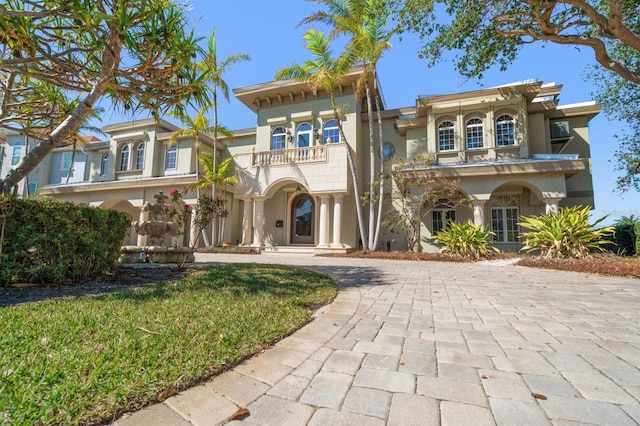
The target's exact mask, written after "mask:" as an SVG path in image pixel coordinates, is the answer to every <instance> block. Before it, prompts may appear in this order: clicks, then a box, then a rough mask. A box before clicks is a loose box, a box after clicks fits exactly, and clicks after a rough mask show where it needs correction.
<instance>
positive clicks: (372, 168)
mask: <svg viewBox="0 0 640 426" xmlns="http://www.w3.org/2000/svg"><path fill="white" fill-rule="evenodd" d="M365 84H366V86H365V93H366V96H367V119H368V121H369V247H368V249H369V250H373V251H375V249H376V246H375V244H374V240H375V228H376V214H375V213H376V204H375V189H376V188H375V182H376V149H375V140H374V134H373V101H372V100H371V89H370V88H369V79H367V81H366V82H365ZM381 161H382V159H381Z"/></svg>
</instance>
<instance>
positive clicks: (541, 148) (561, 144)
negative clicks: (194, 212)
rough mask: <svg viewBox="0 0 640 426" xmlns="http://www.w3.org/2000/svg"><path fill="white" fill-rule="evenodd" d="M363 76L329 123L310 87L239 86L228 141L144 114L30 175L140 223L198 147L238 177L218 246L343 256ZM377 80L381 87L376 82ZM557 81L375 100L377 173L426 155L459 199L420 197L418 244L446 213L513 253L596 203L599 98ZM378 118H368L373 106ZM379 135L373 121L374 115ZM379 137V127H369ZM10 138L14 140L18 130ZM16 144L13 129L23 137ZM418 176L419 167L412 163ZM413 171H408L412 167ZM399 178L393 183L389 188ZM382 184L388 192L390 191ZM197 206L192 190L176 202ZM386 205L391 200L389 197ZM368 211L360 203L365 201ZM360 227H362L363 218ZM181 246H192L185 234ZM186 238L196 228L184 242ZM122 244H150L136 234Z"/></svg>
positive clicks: (229, 192)
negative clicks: (575, 98)
mask: <svg viewBox="0 0 640 426" xmlns="http://www.w3.org/2000/svg"><path fill="white" fill-rule="evenodd" d="M360 73H361V70H359V69H354V70H352V71H351V72H350V73H348V74H347V75H346V76H345V78H344V79H343V81H342V84H341V85H339V86H338V87H337V88H336V90H335V93H334V96H335V98H336V102H337V104H340V105H343V106H345V110H346V111H347V112H346V113H345V114H344V115H343V116H342V117H340V120H341V125H342V128H343V130H344V136H345V138H346V141H345V140H343V138H342V137H341V134H340V132H339V129H338V122H337V121H336V120H335V119H334V114H333V111H332V109H331V102H330V99H329V96H328V94H327V93H324V92H322V91H320V92H314V91H312V90H311V89H310V87H309V86H308V84H306V83H303V82H298V81H293V80H286V81H274V82H269V83H264V84H258V85H253V86H248V87H242V88H238V89H235V90H234V94H235V96H236V98H237V99H239V100H240V101H241V102H242V103H243V104H244V105H246V107H247V108H249V109H251V110H252V111H253V112H254V113H255V114H256V121H257V124H256V126H255V127H253V128H251V129H244V130H236V131H234V132H233V135H234V137H233V141H227V140H225V139H221V140H219V142H218V146H217V147H216V146H214V142H213V139H212V138H211V137H209V136H207V135H201V136H200V138H199V142H197V143H196V141H195V140H194V138H193V137H185V138H181V139H180V140H179V141H178V143H177V144H173V145H170V144H168V140H169V138H170V136H171V135H172V134H173V133H174V132H175V131H177V130H179V129H178V128H177V127H176V126H174V125H172V124H171V123H168V122H166V121H164V120H159V121H155V120H152V119H147V120H141V121H133V122H127V123H121V124H114V125H109V126H106V127H104V132H105V133H106V134H108V135H109V136H110V138H109V140H106V141H103V142H95V143H90V144H88V145H87V146H85V147H82V148H79V149H78V150H76V153H75V155H74V156H73V164H71V155H70V153H71V152H72V148H71V147H61V148H57V149H56V150H54V152H53V153H52V155H51V158H50V159H49V160H48V162H47V164H44V163H43V164H42V165H41V166H40V167H42V168H43V171H41V172H40V175H39V179H40V181H39V183H38V182H37V180H34V181H33V182H32V180H30V182H29V183H28V184H27V186H29V185H31V184H32V183H34V182H35V183H36V188H31V189H33V191H30V192H31V193H33V192H35V190H36V189H37V192H38V194H42V195H48V196H52V197H55V198H58V199H63V200H68V201H72V202H76V203H86V204H89V205H93V206H104V207H110V208H114V209H117V210H120V211H122V212H124V213H125V214H127V215H128V216H129V217H130V218H131V219H132V220H137V219H144V212H143V211H142V210H141V207H142V206H143V205H144V203H145V202H147V201H150V200H152V199H153V196H154V195H155V194H157V193H158V192H160V191H162V192H164V193H165V194H167V193H168V192H169V191H170V190H172V189H182V188H184V187H185V186H186V185H189V184H192V183H194V182H195V181H196V180H197V176H198V165H197V164H198V162H197V158H196V157H197V155H196V152H213V150H214V149H217V150H218V154H219V156H220V158H224V157H228V156H233V158H234V161H235V168H236V175H237V176H238V179H239V181H240V182H239V184H237V185H235V186H234V187H227V188H224V189H222V191H220V192H221V193H222V197H223V198H224V199H226V200H227V201H226V205H227V210H228V212H229V216H228V218H227V220H226V221H225V229H224V237H223V240H224V241H226V242H229V243H231V244H240V245H246V246H253V247H256V248H259V249H263V250H274V251H286V250H287V249H289V248H291V247H306V248H308V249H312V250H314V251H315V252H332V251H338V252H340V251H348V250H353V249H357V248H358V247H359V244H360V240H359V232H358V225H357V220H356V204H355V199H354V191H353V182H352V179H351V171H350V169H349V165H348V161H347V160H348V159H347V149H348V150H350V151H351V153H352V155H353V158H354V159H355V168H356V172H357V176H358V183H359V186H360V188H363V187H365V186H366V187H368V180H367V176H369V131H368V125H369V123H368V118H367V117H368V115H367V111H366V102H363V101H361V100H356V98H355V97H354V88H355V83H356V80H357V79H358V77H359V76H360ZM377 87H380V86H379V85H377ZM561 89H562V86H561V85H557V84H555V83H551V84H543V83H542V82H536V81H524V82H519V83H513V84H508V85H505V86H500V87H494V88H487V89H482V90H476V91H471V92H466V93H456V94H448V95H438V96H420V97H418V98H417V99H416V100H415V104H414V105H412V106H408V107H402V108H391V109H388V108H386V107H384V106H383V107H382V108H381V115H382V121H383V122H382V128H383V143H384V155H383V158H379V157H376V158H375V161H376V163H377V166H376V170H377V169H378V167H379V166H380V162H383V163H384V168H385V170H388V171H391V170H392V169H393V168H394V167H395V170H396V172H397V173H403V169H402V168H401V167H400V168H398V167H399V166H398V165H399V163H400V161H401V159H411V158H414V157H416V156H419V155H421V156H426V157H428V158H429V159H430V160H431V162H430V164H429V165H427V166H425V167H424V170H422V172H423V173H425V174H426V173H434V172H435V173H437V174H438V176H440V177H441V178H443V179H451V180H453V181H455V182H456V183H457V185H458V188H459V197H460V198H461V199H464V200H465V201H466V202H465V203H457V202H454V200H449V199H441V200H438V202H437V203H435V204H434V205H430V206H419V205H417V204H416V205H415V206H414V208H415V210H416V211H415V215H417V217H420V219H421V221H420V230H419V232H420V240H419V241H420V248H421V250H424V251H434V250H438V247H437V246H436V245H435V244H434V243H433V241H432V235H433V234H434V233H435V232H437V231H439V230H441V229H443V228H444V227H446V223H447V221H450V220H455V221H465V220H468V219H469V220H472V221H473V222H474V223H476V224H478V225H482V226H484V227H485V228H487V229H489V230H492V231H493V232H494V233H495V236H494V243H495V245H496V246H498V247H499V248H501V249H506V250H517V249H518V248H519V247H520V241H519V234H520V230H519V227H518V221H519V219H518V218H519V216H521V215H533V214H539V213H542V212H545V211H557V209H558V208H559V207H563V206H573V205H591V206H592V205H593V200H594V198H593V186H592V177H591V169H590V148H589V143H590V142H589V133H588V123H589V120H591V119H592V118H593V117H594V116H595V115H596V114H598V112H599V111H600V106H599V105H597V104H595V103H594V102H585V103H580V104H572V105H564V106H561V105H559V99H558V97H559V94H560V91H561ZM374 117H375V114H374ZM376 129H377V123H376ZM376 133H377V132H376ZM14 139H15V138H14ZM17 139H19V137H18V138H17ZM15 150H16V141H14V140H13V139H11V137H10V136H7V137H6V142H5V144H4V158H3V160H2V161H3V164H2V167H3V169H4V167H5V164H4V163H5V162H13V161H14V156H19V154H18V153H16V151H15ZM417 172H420V171H419V170H418V171H417ZM412 173H416V170H412ZM388 185H389V186H391V185H393V183H392V182H390V183H389V184H388ZM387 192H388V191H387ZM184 200H185V201H186V202H187V203H194V202H195V201H196V194H195V193H188V194H186V195H185V196H184ZM384 207H385V208H386V209H390V208H394V207H393V204H392V203H390V202H386V203H385V204H384ZM363 210H364V211H365V215H366V212H367V211H368V208H365V209H363ZM365 222H368V220H367V218H366V217H365ZM185 234H187V236H184V237H183V238H184V240H183V241H180V244H184V243H186V242H187V241H186V239H187V237H188V232H186V233H185ZM193 237H194V236H193V235H191V238H193ZM381 241H382V244H381V247H380V248H382V249H392V250H404V249H406V243H405V242H404V241H405V239H404V237H403V236H401V235H395V234H392V233H390V232H389V231H386V230H384V229H383V230H382V236H381ZM125 243H126V244H131V245H136V244H137V245H144V244H145V243H146V241H145V237H140V236H137V235H135V233H134V232H133V231H132V232H131V233H130V235H129V236H128V237H127V241H125Z"/></svg>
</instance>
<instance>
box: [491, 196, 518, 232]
mask: <svg viewBox="0 0 640 426" xmlns="http://www.w3.org/2000/svg"><path fill="white" fill-rule="evenodd" d="M514 210H515V215H513V218H511V219H510V218H509V217H508V216H509V215H508V214H507V211H514ZM494 211H500V213H501V216H502V217H501V218H499V220H500V222H501V225H502V230H498V229H496V227H495V226H494V218H493V212H494ZM489 213H490V215H491V218H490V221H491V231H492V232H494V234H495V235H493V236H492V237H491V238H492V240H493V242H495V243H519V242H520V240H519V237H520V226H519V225H518V217H519V215H520V206H519V205H518V202H517V200H516V199H515V198H513V197H511V196H500V197H496V198H494V199H493V200H492V201H491V208H490V209H489ZM510 224H513V225H515V226H514V227H513V228H510V227H509V225H510ZM500 233H502V234H504V235H503V237H502V239H500V238H499V235H500ZM511 234H514V235H515V237H514V238H512V239H510V238H509V236H510V235H511Z"/></svg>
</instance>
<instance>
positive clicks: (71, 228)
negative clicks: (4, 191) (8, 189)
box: [0, 197, 130, 285]
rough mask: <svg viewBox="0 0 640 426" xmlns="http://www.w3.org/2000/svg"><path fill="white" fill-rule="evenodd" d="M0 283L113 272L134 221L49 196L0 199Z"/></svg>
mask: <svg viewBox="0 0 640 426" xmlns="http://www.w3.org/2000/svg"><path fill="white" fill-rule="evenodd" d="M3 224H4V238H3V240H2V243H1V244H2V246H0V247H2V252H1V253H0V285H7V284H10V283H11V282H12V281H16V280H17V281H22V282H31V283H48V284H60V283H64V282H69V281H81V280H89V279H95V278H97V277H99V276H100V275H101V274H103V273H104V272H106V271H108V270H109V269H111V268H113V267H114V266H115V264H116V262H117V260H118V256H119V254H120V246H121V245H122V240H123V238H124V236H125V234H126V232H127V229H129V226H130V221H129V219H128V218H127V217H126V216H125V215H124V214H123V213H120V212H118V211H115V210H110V209H102V208H95V207H87V206H77V205H74V204H72V203H68V202H62V201H56V200H53V199H50V198H35V199H33V198H32V199H18V198H15V197H0V230H1V229H2V227H3Z"/></svg>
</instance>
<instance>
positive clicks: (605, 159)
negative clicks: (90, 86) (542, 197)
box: [102, 0, 640, 223]
mask: <svg viewBox="0 0 640 426" xmlns="http://www.w3.org/2000/svg"><path fill="white" fill-rule="evenodd" d="M188 4H190V5H191V6H192V10H191V12H190V13H191V16H192V17H193V22H194V24H195V26H196V29H197V33H198V34H199V35H200V36H202V37H206V36H208V35H209V34H210V32H211V29H212V28H214V27H215V28H216V31H217V41H218V55H219V57H220V58H223V57H226V56H228V55H231V54H236V53H246V54H248V55H249V56H250V57H251V61H249V62H245V63H240V64H237V65H235V66H234V67H233V68H231V69H230V71H229V72H228V73H227V74H226V75H225V77H224V78H225V81H226V82H227V83H228V85H229V87H230V88H236V87H243V86H248V85H253V84H258V83H264V82H268V81H272V80H273V77H274V75H275V73H276V71H277V70H278V69H280V68H282V67H285V66H289V65H291V64H293V63H299V62H301V61H303V60H304V59H305V58H307V57H308V54H307V51H306V50H305V48H304V43H303V40H302V35H303V34H304V32H305V29H306V27H297V25H298V23H299V22H300V20H301V19H302V18H303V17H305V16H308V15H310V14H311V13H313V12H314V11H316V10H318V9H319V7H318V5H317V4H316V3H313V2H307V1H304V0H278V1H277V2H273V1H268V0H234V1H224V0H190V1H188ZM392 44H393V46H392V48H391V50H390V51H388V52H387V53H386V54H385V56H384V57H383V58H382V60H381V61H380V63H379V66H378V73H379V77H380V82H381V85H382V91H383V95H384V98H385V102H386V107H387V108H397V107H405V106H413V105H414V104H415V100H416V98H417V97H418V96H419V95H427V94H446V93H456V92H464V91H470V90H476V89H479V88H482V87H491V86H497V85H501V84H505V83H511V82H515V81H521V80H526V79H536V80H539V81H544V82H552V81H555V82H556V83H558V84H562V85H563V86H564V87H563V89H562V92H561V94H560V104H561V105H562V104H570V103H576V102H583V101H588V100H590V99H591V95H590V94H591V92H592V90H593V85H592V84H591V83H590V82H588V81H585V77H584V76H583V71H584V69H585V67H587V66H589V65H590V64H594V63H595V61H594V58H593V53H592V52H591V51H590V50H589V49H586V48H580V49H577V48H575V47H574V46H558V45H553V44H545V45H542V44H533V45H530V46H527V47H526V48H525V49H524V50H523V51H522V52H521V55H520V57H519V59H518V61H517V62H515V63H514V64H513V65H512V66H511V67H509V70H507V71H505V72H500V71H499V70H498V68H497V67H495V68H494V69H492V70H490V71H489V72H487V73H485V76H484V78H483V79H482V80H481V81H478V80H468V81H467V80H465V79H464V78H463V77H461V76H460V75H458V74H457V73H456V71H455V69H454V67H453V63H452V62H450V61H449V62H444V63H441V64H439V65H438V66H436V67H434V68H427V67H426V64H425V62H424V61H423V60H421V59H419V58H418V51H419V47H420V41H419V39H418V38H417V37H416V36H414V35H412V34H405V35H403V37H402V40H399V39H398V38H395V39H394V40H392ZM334 53H336V54H337V53H338V52H337V51H336V52H334ZM219 115H220V123H221V124H223V125H225V126H226V127H227V128H229V129H242V128H250V127H254V126H255V125H256V120H255V115H254V113H253V112H252V111H250V110H249V109H248V108H247V107H246V106H244V105H243V104H241V103H240V102H239V101H237V100H236V99H235V98H233V95H232V94H231V101H230V102H229V103H222V104H221V105H220V107H219ZM136 118H143V117H142V116H137V117H136ZM127 119H130V118H123V117H121V116H118V115H116V114H113V115H112V114H111V112H110V110H109V109H108V108H107V112H106V114H105V115H104V117H103V122H102V124H103V125H106V124H110V123H115V122H119V121H122V120H127ZM622 128H623V124H622V123H619V122H612V121H609V120H607V118H606V117H605V116H604V115H603V114H600V115H599V116H597V117H596V118H594V119H593V120H592V121H591V123H590V134H591V156H592V168H593V183H594V190H595V194H596V200H595V202H596V209H595V210H594V212H593V214H592V218H596V217H601V216H604V215H609V219H608V220H607V222H606V223H611V222H612V221H613V220H615V219H616V218H618V217H620V216H622V215H626V216H629V215H631V214H636V215H640V193H638V192H634V191H631V192H628V193H625V194H623V195H620V194H617V193H615V181H616V174H615V172H614V170H613V164H612V163H611V162H610V161H612V160H613V152H614V151H615V148H616V139H615V138H614V137H613V135H614V134H616V132H618V131H620V129H622Z"/></svg>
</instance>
